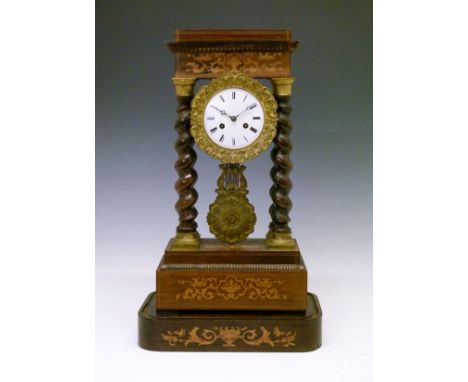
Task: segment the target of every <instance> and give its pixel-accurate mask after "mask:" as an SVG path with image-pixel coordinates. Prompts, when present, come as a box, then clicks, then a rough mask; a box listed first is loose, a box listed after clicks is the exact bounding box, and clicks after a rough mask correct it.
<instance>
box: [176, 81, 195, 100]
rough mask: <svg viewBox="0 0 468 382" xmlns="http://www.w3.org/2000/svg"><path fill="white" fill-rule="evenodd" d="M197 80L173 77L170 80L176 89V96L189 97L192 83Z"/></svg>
mask: <svg viewBox="0 0 468 382" xmlns="http://www.w3.org/2000/svg"><path fill="white" fill-rule="evenodd" d="M196 81H197V79H196V78H187V77H183V78H182V77H173V78H172V82H173V84H174V86H175V89H176V95H177V96H178V97H190V96H191V95H192V94H193V85H195V82H196Z"/></svg>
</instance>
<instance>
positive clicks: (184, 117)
mask: <svg viewBox="0 0 468 382" xmlns="http://www.w3.org/2000/svg"><path fill="white" fill-rule="evenodd" d="M172 81H173V83H174V85H175V89H176V95H177V101H178V108H177V121H176V123H175V129H176V131H177V140H176V143H175V149H176V151H177V153H178V155H179V156H178V158H177V161H176V163H175V169H176V171H177V174H178V175H179V178H178V179H177V181H176V183H175V189H176V191H177V193H178V194H179V199H178V200H177V202H176V204H175V209H176V210H177V213H178V215H179V225H178V226H177V229H176V237H175V239H174V241H173V247H182V248H191V247H198V246H199V244H200V235H199V233H198V231H197V222H196V221H195V219H196V217H197V215H198V211H197V209H196V208H195V207H194V206H195V203H196V201H197V199H198V193H197V191H196V190H195V188H194V184H195V182H196V181H197V178H198V174H197V172H196V171H195V169H194V165H195V162H196V161H197V154H196V152H195V151H194V149H193V143H194V141H193V137H192V135H191V134H190V103H191V101H192V98H193V86H194V84H195V81H196V79H195V78H173V79H172Z"/></svg>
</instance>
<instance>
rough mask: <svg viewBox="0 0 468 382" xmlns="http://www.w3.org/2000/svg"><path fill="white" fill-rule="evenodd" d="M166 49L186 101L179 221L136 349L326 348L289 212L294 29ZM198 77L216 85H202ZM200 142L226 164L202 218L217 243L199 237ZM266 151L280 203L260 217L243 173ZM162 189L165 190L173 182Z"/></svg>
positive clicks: (198, 38) (217, 33)
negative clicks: (262, 220) (261, 222)
mask: <svg viewBox="0 0 468 382" xmlns="http://www.w3.org/2000/svg"><path fill="white" fill-rule="evenodd" d="M168 45H169V48H170V50H171V51H172V53H174V56H175V75H174V77H173V79H172V80H173V83H174V85H175V91H176V96H177V102H178V107H177V120H176V123H175V130H176V133H177V138H176V142H175V149H176V151H177V159H176V161H175V168H176V171H177V175H178V178H177V181H176V184H175V188H176V191H177V194H178V199H177V201H176V203H175V209H176V211H177V215H178V225H177V227H176V229H175V236H174V237H173V238H171V239H170V240H169V243H168V244H167V246H166V249H165V251H164V255H163V256H162V259H161V262H160V264H159V266H158V268H157V271H156V291H155V292H153V293H151V294H150V295H149V296H148V297H147V299H146V300H145V302H144V303H143V306H142V307H141V309H140V311H139V345H140V346H141V347H143V348H145V349H149V350H176V351H181V350H183V351H307V350H314V349H317V348H318V347H320V345H321V318H322V313H321V309H320V304H319V301H318V298H317V296H315V295H314V294H311V293H308V292H307V269H306V267H305V263H304V260H303V257H302V254H301V252H300V250H299V247H298V245H297V242H296V240H295V239H294V238H293V234H292V228H291V226H290V220H291V219H290V216H289V212H290V210H291V208H292V201H291V198H290V196H289V192H290V190H291V188H292V181H291V179H290V177H289V174H290V172H291V170H292V161H291V159H290V156H289V155H290V152H291V150H292V141H291V137H290V133H291V130H292V123H291V120H290V118H289V114H290V112H291V107H290V97H291V92H292V84H293V82H294V78H293V77H292V76H291V55H292V52H293V51H294V50H295V49H296V47H297V45H298V43H297V42H295V41H292V39H291V33H290V32H289V31H286V30H178V31H176V41H173V42H170V43H168ZM198 80H208V82H207V83H206V84H205V85H203V86H201V87H200V88H198V89H197V88H196V87H195V85H196V83H197V81H198ZM261 80H263V82H261ZM265 80H266V81H265ZM267 81H269V83H268V82H267ZM268 85H270V86H268ZM194 145H197V146H198V147H199V148H200V149H201V150H202V152H204V153H206V154H208V155H209V156H210V157H211V158H213V159H214V160H216V161H217V162H219V169H220V173H219V176H218V180H217V183H216V190H215V194H216V197H215V200H214V201H213V202H212V203H211V204H210V205H209V207H208V209H207V211H205V213H206V215H205V216H206V220H205V221H206V223H207V225H208V228H209V231H210V233H211V235H209V237H201V235H200V233H199V231H198V222H197V218H198V215H199V213H198V210H197V208H196V207H195V205H196V203H197V200H198V192H197V190H196V187H195V184H196V182H197V181H204V179H203V174H200V175H199V174H198V173H197V171H196V169H195V164H196V160H197V152H196V151H195V150H194ZM269 148H271V151H270V157H271V160H272V167H271V169H270V170H269V171H270V176H271V181H272V184H271V186H270V191H269V196H270V198H271V205H270V207H269V209H268V212H267V211H260V212H259V211H255V207H254V206H253V205H252V204H251V203H250V202H249V200H248V198H247V195H248V194H249V190H248V185H247V178H248V174H246V171H245V170H246V168H247V166H248V164H249V161H251V160H254V159H255V158H256V157H257V156H258V155H259V154H261V153H262V152H264V151H266V150H267V149H269ZM160 187H161V191H162V192H164V190H165V189H166V186H165V185H164V184H163V183H161V186H160ZM257 213H260V214H269V215H270V216H269V217H270V218H271V220H270V223H269V225H268V226H265V227H258V228H259V229H260V230H262V229H263V230H264V234H263V235H262V237H258V236H257V237H253V238H252V237H251V235H252V234H253V233H254V232H255V225H256V224H257V215H256V214H257ZM298 213H301V212H300V211H299V212H298ZM167 221H168V218H166V217H164V218H163V219H161V220H160V223H161V224H167ZM265 231H266V232H265Z"/></svg>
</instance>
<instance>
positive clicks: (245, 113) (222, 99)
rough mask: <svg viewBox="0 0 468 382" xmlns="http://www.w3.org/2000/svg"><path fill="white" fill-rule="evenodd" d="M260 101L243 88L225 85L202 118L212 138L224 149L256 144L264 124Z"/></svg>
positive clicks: (214, 96) (208, 105) (235, 148)
mask: <svg viewBox="0 0 468 382" xmlns="http://www.w3.org/2000/svg"><path fill="white" fill-rule="evenodd" d="M264 119H265V116H264V110H263V107H262V104H261V103H260V101H259V100H258V99H257V98H256V97H255V96H254V95H253V94H252V93H250V92H248V91H247V90H244V89H240V88H226V89H223V90H222V91H220V92H218V93H216V94H214V95H213V97H211V99H210V100H209V101H208V103H207V104H206V107H205V112H204V117H203V122H204V127H205V131H206V133H207V135H208V136H209V137H210V139H211V140H212V141H213V142H214V143H216V144H217V145H218V146H221V147H223V148H225V149H230V150H238V149H243V148H245V147H247V146H249V145H251V144H253V143H254V142H255V141H256V140H257V139H258V137H259V136H260V133H261V132H262V130H263V126H264Z"/></svg>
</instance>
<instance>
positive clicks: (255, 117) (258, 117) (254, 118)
mask: <svg viewBox="0 0 468 382" xmlns="http://www.w3.org/2000/svg"><path fill="white" fill-rule="evenodd" d="M208 119H209V118H208ZM253 119H260V117H253Z"/></svg>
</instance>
